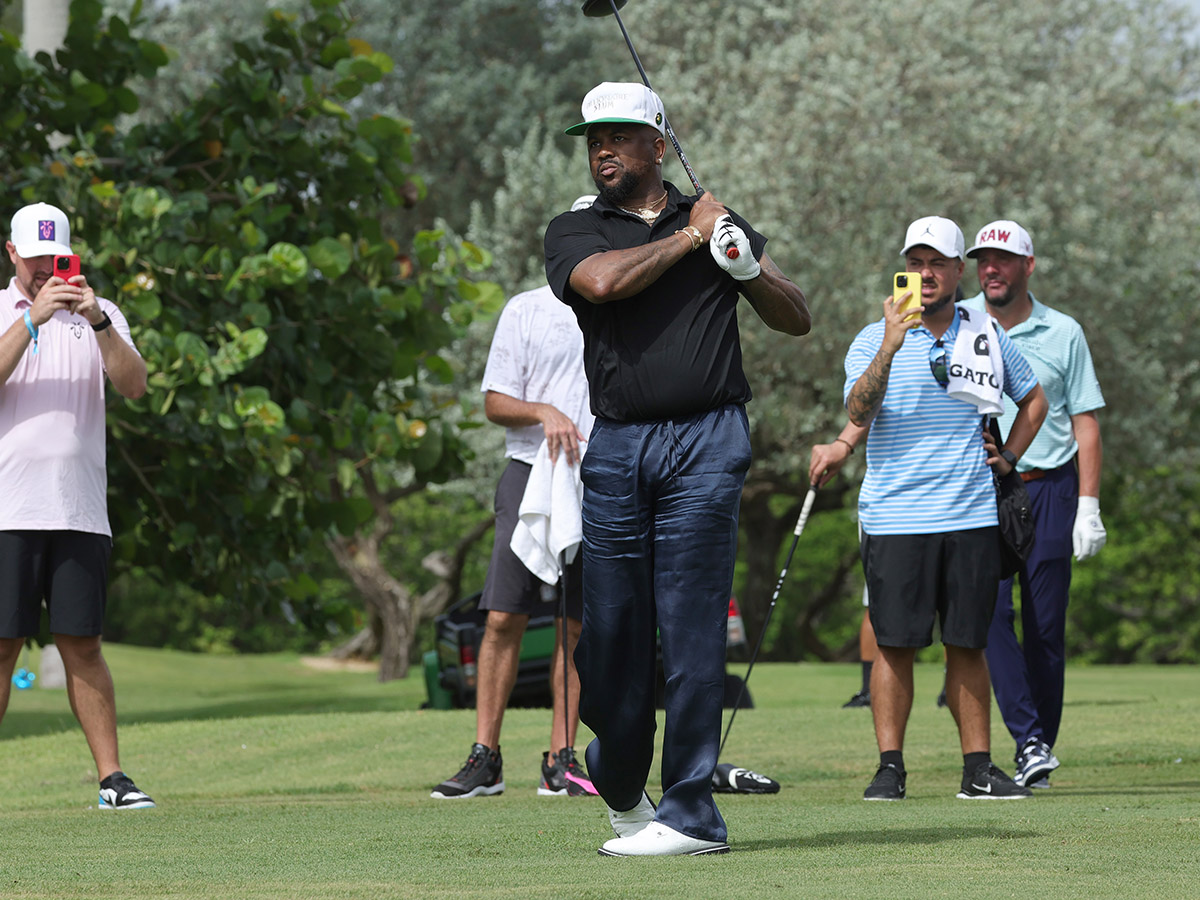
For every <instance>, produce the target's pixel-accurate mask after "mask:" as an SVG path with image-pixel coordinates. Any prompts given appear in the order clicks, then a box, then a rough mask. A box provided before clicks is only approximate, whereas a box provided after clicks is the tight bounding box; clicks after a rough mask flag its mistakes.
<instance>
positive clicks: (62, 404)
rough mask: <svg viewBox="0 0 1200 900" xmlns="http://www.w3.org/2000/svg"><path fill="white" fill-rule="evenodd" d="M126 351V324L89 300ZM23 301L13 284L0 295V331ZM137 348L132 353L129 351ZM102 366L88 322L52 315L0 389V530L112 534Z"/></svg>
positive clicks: (107, 306) (103, 303)
mask: <svg viewBox="0 0 1200 900" xmlns="http://www.w3.org/2000/svg"><path fill="white" fill-rule="evenodd" d="M96 302H97V303H99V304H100V308H101V309H102V310H104V312H106V313H107V314H108V317H109V318H110V319H112V323H113V324H112V327H113V328H116V329H117V333H118V334H119V335H120V336H121V337H122V338H123V339H124V340H125V342H126V343H127V344H129V346H130V347H133V340H132V338H131V337H130V336H129V324H128V323H127V322H126V321H125V317H124V316H123V315H121V312H120V310H118V309H117V307H116V306H115V305H113V304H112V303H110V302H109V301H108V300H104V299H101V298H99V297H97V298H96ZM29 306H30V302H29V300H28V299H26V297H25V295H24V294H23V293H21V289H20V288H19V287H18V286H17V280H16V279H15V278H14V279H12V281H10V282H9V285H8V287H7V288H6V289H5V290H3V291H0V333H3V332H6V331H7V330H8V329H9V327H10V326H11V325H12V324H13V322H16V321H19V320H21V319H23V318H24V315H25V310H27V309H28V308H29ZM136 350H137V348H136V347H135V348H134V351H135V352H136ZM105 377H106V376H105V373H104V362H103V360H102V358H101V356H100V347H99V345H98V344H97V343H96V335H95V333H94V332H93V331H92V327H91V324H90V323H89V322H88V321H87V319H85V318H84V317H83V316H79V315H73V314H71V313H69V312H66V311H65V310H59V311H58V312H56V313H55V314H54V316H53V317H52V318H51V319H50V320H49V321H48V322H46V324H44V325H43V326H42V327H41V328H40V329H39V332H38V352H37V353H34V352H33V343H32V342H30V344H29V347H28V348H27V349H26V351H25V355H24V356H22V357H21V360H20V361H19V362H18V363H17V367H16V369H15V370H14V371H13V373H12V375H11V376H10V377H9V379H8V381H7V382H6V383H4V384H2V385H0V531H20V530H29V531H64V530H66V531H85V532H89V533H92V534H106V535H108V536H110V537H111V536H112V529H111V528H110V526H109V524H108V504H107V499H106V491H107V489H108V477H107V473H106V471H105V464H104V459H105V440H106V435H105V425H104V382H105Z"/></svg>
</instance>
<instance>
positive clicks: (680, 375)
mask: <svg viewBox="0 0 1200 900" xmlns="http://www.w3.org/2000/svg"><path fill="white" fill-rule="evenodd" d="M666 189H667V205H666V208H665V209H664V210H663V211H662V212H661V213H660V214H659V216H658V219H656V220H655V222H654V224H653V225H652V226H649V225H646V223H645V222H643V221H642V220H641V219H640V218H638V217H637V216H635V215H632V214H630V213H627V212H624V211H622V210H620V209H618V208H617V207H615V206H613V205H611V204H609V203H606V202H605V201H604V200H600V199H597V200H596V202H595V203H594V204H593V205H592V206H591V207H590V208H588V209H581V210H579V211H578V212H569V213H563V214H562V215H560V216H557V217H556V218H555V219H554V220H553V221H552V222H551V223H550V225H549V227H548V228H547V229H546V277H547V279H548V280H549V282H550V287H551V288H552V289H553V290H554V293H555V294H556V295H557V296H558V298H559V299H560V300H562V301H563V302H565V303H566V304H567V305H569V306H570V307H571V308H572V309H573V310H574V311H575V316H576V318H577V319H578V320H579V327H580V329H581V330H582V331H583V354H584V356H583V364H584V369H585V370H586V372H587V377H588V385H589V387H590V390H591V398H592V412H593V413H595V414H596V415H597V416H601V417H603V418H606V419H614V420H616V421H618V422H646V421H653V420H657V419H671V418H677V417H682V416H688V415H692V414H695V413H699V412H706V411H707V410H710V409H717V408H718V407H721V406H724V405H726V404H728V403H745V402H746V401H748V400H749V399H750V385H749V384H748V383H747V382H746V375H745V373H744V372H743V371H742V348H741V342H740V340H739V337H738V326H737V303H738V296H739V295H738V282H737V281H735V280H734V279H733V278H732V277H730V275H729V274H728V273H726V272H725V271H724V270H723V269H721V267H720V266H718V265H717V264H716V262H715V261H714V260H713V258H712V254H711V253H710V252H709V249H708V247H701V248H700V249H699V250H697V251H695V252H694V253H689V254H688V255H687V256H685V257H684V258H683V259H681V260H680V261H679V262H677V263H676V264H675V265H674V266H672V267H671V268H670V269H668V270H667V271H666V272H665V273H664V274H663V276H662V277H661V278H659V279H658V281H656V282H655V283H654V284H652V285H651V286H650V287H648V288H646V290H644V291H642V292H641V293H640V294H635V295H634V296H632V297H626V298H625V299H624V300H615V301H613V302H611V303H591V302H589V301H588V300H586V299H585V298H584V297H582V296H581V295H580V294H578V293H576V292H575V291H574V290H572V288H571V285H570V278H571V272H572V271H574V269H575V267H576V266H577V265H579V263H581V262H583V260H585V259H587V258H588V257H589V256H593V255H595V254H597V253H604V252H606V251H608V250H627V249H629V248H631V247H639V246H641V245H643V244H647V243H650V242H651V241H657V240H660V239H662V238H664V237H667V236H669V235H672V234H674V233H675V232H676V231H677V230H679V229H681V228H683V227H684V226H685V225H687V223H688V216H689V215H690V213H691V208H692V205H693V204H694V203H695V202H696V200H697V198H696V197H685V196H684V195H683V194H681V193H680V192H679V191H678V190H677V189H676V188H675V186H674V185H672V184H669V183H668V184H667V185H666ZM730 214H731V215H732V216H733V220H734V221H735V222H736V223H737V224H738V225H739V226H741V228H742V229H743V230H744V231H745V232H746V235H747V236H748V237H749V239H750V248H751V250H752V251H753V253H754V257H755V259H761V257H762V254H763V248H764V247H765V246H766V243H767V239H766V238H764V237H763V236H762V235H761V234H759V233H758V232H756V231H754V229H752V228H751V227H750V225H749V224H748V223H747V222H746V221H745V220H744V219H743V218H742V217H741V216H739V215H737V213H734V212H733V211H732V210H730Z"/></svg>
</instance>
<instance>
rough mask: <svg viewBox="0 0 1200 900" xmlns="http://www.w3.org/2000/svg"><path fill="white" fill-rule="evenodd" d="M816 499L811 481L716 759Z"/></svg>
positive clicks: (723, 748) (744, 690) (733, 717)
mask: <svg viewBox="0 0 1200 900" xmlns="http://www.w3.org/2000/svg"><path fill="white" fill-rule="evenodd" d="M816 499H817V485H816V483H813V484H812V485H810V486H809V488H808V493H807V494H806V495H805V497H804V504H803V505H802V506H801V507H800V515H799V517H798V518H797V519H796V527H795V529H794V530H793V531H792V546H791V548H790V549H789V550H788V555H787V559H786V560H784V563H783V569H782V570H781V571H780V573H779V581H777V582H776V583H775V593H774V594H772V595H771V605H770V606H768V607H767V615H766V618H764V619H763V626H762V630H761V631H760V632H759V633H758V641H757V642H756V643H755V645H754V652H753V653H752V654H750V665H749V666H748V667H747V669H746V677H745V678H743V679H742V687H741V690H739V691H738V697H737V702H735V703H734V704H733V712H731V713H730V714H729V724H728V725H726V726H725V736H724V737H723V738H721V746H720V748H719V749H718V750H717V759H718V760H719V759H720V758H721V753H722V752H723V751H724V750H725V742H726V741H727V740H729V731H730V729H731V728H733V720H734V719H735V718H736V717H737V711H738V707H740V706H741V705H742V698H743V697H744V696H745V695H746V685H748V684H749V683H750V673H751V672H753V671H754V662H755V660H757V659H758V651H759V649H761V647H762V642H763V638H764V637H766V636H767V626H768V625H770V624H771V613H773V612H774V611H775V602H776V601H777V600H778V599H779V592H780V591H781V590H782V589H783V580H784V579H785V578H786V577H787V573H788V569H789V568H790V567H791V565H792V556H793V554H795V552H796V544H798V543H799V542H800V535H801V534H803V533H804V526H805V525H806V524H807V523H808V514H809V513H810V512H812V507H813V501H814V500H816Z"/></svg>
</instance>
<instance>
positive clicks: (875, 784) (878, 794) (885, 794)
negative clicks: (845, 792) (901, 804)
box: [863, 763, 908, 800]
mask: <svg viewBox="0 0 1200 900" xmlns="http://www.w3.org/2000/svg"><path fill="white" fill-rule="evenodd" d="M907 775H908V773H907V772H905V771H904V770H903V769H901V768H899V767H898V766H896V765H895V764H894V763H887V764H886V765H882V766H880V767H879V768H878V769H876V771H875V777H874V778H872V779H871V783H870V784H868V785H867V789H866V790H865V791H863V799H864V800H903V799H904V779H905V778H906V777H907Z"/></svg>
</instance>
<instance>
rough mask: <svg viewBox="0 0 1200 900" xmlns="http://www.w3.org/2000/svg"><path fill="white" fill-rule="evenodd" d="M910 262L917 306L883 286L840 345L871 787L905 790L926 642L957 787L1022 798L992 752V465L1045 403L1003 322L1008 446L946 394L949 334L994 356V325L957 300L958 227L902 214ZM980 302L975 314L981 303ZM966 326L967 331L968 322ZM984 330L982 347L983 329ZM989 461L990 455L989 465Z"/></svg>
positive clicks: (1017, 442) (1029, 434)
mask: <svg viewBox="0 0 1200 900" xmlns="http://www.w3.org/2000/svg"><path fill="white" fill-rule="evenodd" d="M900 252H901V255H902V256H903V257H904V259H905V268H906V270H907V271H908V272H911V273H916V274H919V275H920V279H921V296H920V298H919V299H920V302H921V306H920V307H913V308H911V309H908V310H905V311H902V310H901V308H900V305H899V304H898V303H896V302H895V301H893V299H892V298H891V297H888V298H887V300H885V301H884V306H883V319H882V320H880V321H878V322H875V323H873V324H871V325H868V326H867V327H866V328H864V329H863V330H862V331H861V332H859V334H858V336H857V337H856V338H855V339H854V341H853V343H852V344H851V345H850V349H849V351H848V352H847V354H846V363H845V367H846V386H845V401H846V410H847V412H848V413H849V416H850V421H851V422H853V423H854V424H855V425H859V426H866V425H869V426H870V434H869V436H868V438H867V474H866V477H865V479H864V480H863V486H862V490H861V492H860V494H859V501H858V504H859V519H860V521H861V522H862V527H863V540H862V557H863V571H864V573H865V575H866V582H867V590H868V593H869V595H870V615H871V623H872V625H873V626H874V628H875V637H876V641H877V642H878V644H879V656H878V657H877V658H876V661H875V665H874V667H873V668H872V672H871V710H872V714H873V716H874V719H875V737H876V740H877V741H878V743H879V768H878V770H877V771H876V773H875V778H874V779H873V780H872V782H871V784H870V786H869V787H868V788H867V789H866V792H865V793H864V794H863V799H865V800H902V799H904V796H905V791H906V784H905V780H906V771H905V768H904V756H903V749H904V732H905V727H906V725H907V724H908V716H909V713H910V712H911V710H912V700H913V660H914V658H915V656H916V652H917V649H918V648H920V647H927V646H929V645H930V644H931V643H932V642H933V623H934V619H935V618H936V619H937V620H938V621H939V624H940V627H941V635H942V643H943V644H944V645H945V647H946V686H947V700H948V703H949V706H950V711H951V712H952V713H953V714H954V719H955V722H956V723H957V724H958V731H959V738H960V740H961V744H962V753H963V776H962V789H961V791H960V792H959V793H958V796H959V797H960V798H962V799H977V798H978V799H1016V798H1021V797H1028V796H1030V795H1031V792H1030V791H1029V789H1028V788H1024V787H1021V786H1019V785H1017V784H1014V783H1013V781H1012V779H1011V778H1009V777H1008V776H1007V775H1005V774H1004V773H1003V772H1001V771H1000V770H999V769H998V768H997V767H996V766H995V765H993V764H992V760H991V746H990V733H991V721H990V718H991V699H992V698H991V684H990V682H989V680H988V670H987V663H986V661H985V659H984V648H985V647H986V646H987V635H988V626H989V624H990V622H991V619H992V609H993V607H994V605H995V601H996V588H997V585H998V584H999V581H1000V543H999V542H1000V537H999V529H998V525H997V518H996V494H995V488H994V485H993V481H992V468H994V469H995V470H996V471H997V472H999V473H1001V474H1004V473H1007V472H1009V471H1011V469H1012V468H1013V466H1014V465H1015V464H1016V461H1017V458H1018V457H1019V456H1020V455H1021V454H1022V453H1024V451H1025V449H1026V448H1027V447H1028V446H1029V443H1030V442H1031V441H1032V440H1033V436H1034V434H1035V433H1036V432H1037V429H1038V427H1039V426H1040V425H1041V422H1042V419H1043V418H1044V417H1045V414H1046V400H1045V396H1044V395H1043V393H1042V389H1041V387H1040V386H1039V385H1038V383H1037V378H1036V376H1035V375H1034V373H1033V370H1032V369H1031V368H1030V366H1029V364H1028V363H1027V362H1026V361H1025V359H1024V358H1023V357H1022V356H1021V354H1020V352H1019V351H1018V350H1017V349H1016V347H1015V346H1014V345H1013V343H1012V342H1011V341H1010V340H1009V339H1008V338H1007V337H1006V336H1005V335H1004V333H1003V332H1002V331H1000V330H999V329H995V330H994V332H992V333H993V334H994V336H995V339H996V340H997V342H998V344H999V348H998V349H999V357H998V359H997V362H998V363H999V364H1000V365H1001V366H1002V368H1003V373H1002V374H1001V373H1000V372H999V371H996V368H997V366H995V365H992V364H990V363H989V367H990V368H991V369H992V374H991V376H990V377H991V378H992V379H993V380H995V381H997V382H998V384H999V387H1000V388H1001V389H1002V390H1003V392H1004V393H1006V394H1008V395H1009V396H1010V397H1012V399H1013V400H1014V401H1015V402H1016V404H1017V409H1018V412H1017V416H1016V419H1015V420H1014V422H1013V426H1012V428H1011V430H1010V432H1009V437H1008V441H1007V442H1006V443H1005V445H1003V446H1001V447H997V446H996V445H995V443H994V442H993V440H992V438H991V437H990V436H988V435H987V433H986V429H984V427H983V417H982V416H981V415H980V412H979V408H978V407H977V406H976V405H975V404H974V403H971V402H968V401H966V400H963V399H959V398H957V397H952V396H950V395H949V394H948V393H947V390H946V385H947V383H948V382H949V380H950V377H949V376H950V375H953V374H955V373H954V371H953V370H954V363H953V351H954V342H955V339H956V338H957V337H958V334H959V331H960V329H961V328H962V327H963V326H964V325H968V324H973V325H974V326H975V330H974V331H973V332H971V333H972V335H973V336H972V337H971V340H972V341H973V342H974V349H975V350H976V351H977V352H981V353H982V356H981V357H979V358H980V359H988V360H990V359H991V358H992V357H991V356H989V347H988V343H989V342H988V337H987V335H988V334H989V330H987V329H984V330H983V332H982V333H980V332H979V330H978V326H979V325H981V324H983V325H986V322H985V323H978V322H975V323H970V317H971V315H972V314H971V313H970V312H968V311H966V310H963V309H961V308H960V307H959V305H958V304H956V303H955V302H954V299H955V296H956V294H957V292H958V287H959V282H960V280H961V279H962V273H963V236H962V231H961V230H960V229H959V227H958V226H957V225H956V224H955V223H954V222H952V221H950V220H949V219H945V218H942V217H940V216H926V217H924V218H921V219H917V220H916V221H915V222H913V223H912V224H911V225H910V226H909V227H908V232H907V234H906V235H905V240H904V245H903V249H902V250H901V251H900ZM974 315H976V316H977V315H978V313H975V314H974ZM966 330H967V331H971V329H970V328H969V327H968V328H967V329H966ZM981 339H982V341H983V345H982V351H980V350H979V348H980V346H981V345H980V340H981ZM989 467H992V468H989Z"/></svg>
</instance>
